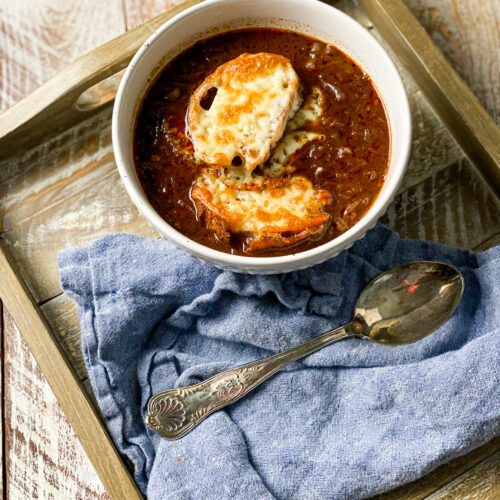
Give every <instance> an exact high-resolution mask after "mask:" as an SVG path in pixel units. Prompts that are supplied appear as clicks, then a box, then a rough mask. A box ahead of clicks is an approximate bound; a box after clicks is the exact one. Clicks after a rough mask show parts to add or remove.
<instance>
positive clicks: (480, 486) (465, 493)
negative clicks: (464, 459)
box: [428, 452, 500, 500]
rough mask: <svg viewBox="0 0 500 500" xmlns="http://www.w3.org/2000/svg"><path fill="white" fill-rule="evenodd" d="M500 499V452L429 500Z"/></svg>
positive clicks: (443, 488)
mask: <svg viewBox="0 0 500 500" xmlns="http://www.w3.org/2000/svg"><path fill="white" fill-rule="evenodd" d="M498 498H500V452H498V453H495V455H493V456H491V457H490V458H488V459H486V460H484V461H483V462H481V463H480V464H478V465H476V466H475V467H474V468H473V469H471V470H470V471H467V472H466V473H465V474H462V475H461V476H459V477H457V478H456V479H455V480H454V481H452V482H451V483H450V484H447V485H446V486H443V487H442V488H441V489H440V490H438V491H436V492H435V493H434V494H432V495H430V496H429V497H428V500H462V499H467V500H498Z"/></svg>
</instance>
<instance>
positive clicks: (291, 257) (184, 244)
mask: <svg viewBox="0 0 500 500" xmlns="http://www.w3.org/2000/svg"><path fill="white" fill-rule="evenodd" d="M245 1H246V0H205V1H204V2H201V3H198V4H195V5H193V6H191V7H189V8H187V9H185V10H184V11H182V12H180V13H178V14H176V15H175V16H174V17H172V18H171V19H169V20H168V21H166V22H165V23H164V24H163V25H162V26H160V27H159V28H158V29H157V30H155V31H154V32H153V33H152V34H151V35H150V36H149V37H148V39H147V40H146V41H145V42H144V43H143V44H142V46H141V48H140V49H139V50H138V51H137V52H136V54H135V55H134V57H133V58H132V60H131V61H130V63H129V65H128V66H127V69H126V71H125V74H124V76H123V77H122V80H121V82H120V85H119V87H118V91H117V94H116V97H115V103H114V107H113V115H112V142H113V150H114V155H115V159H116V164H117V168H118V171H119V174H120V177H121V179H122V182H123V184H124V186H125V189H126V191H127V193H128V195H129V196H130V198H131V199H132V201H133V203H134V204H135V205H136V207H137V208H138V210H139V212H140V213H141V214H142V215H143V216H144V217H145V218H146V219H147V220H148V222H150V224H151V225H152V226H154V227H155V228H156V229H157V230H158V231H159V232H160V233H161V234H162V236H165V237H166V238H167V239H169V240H170V241H172V242H173V243H174V244H175V245H176V246H178V247H180V248H182V249H184V250H185V251H188V253H191V254H192V255H195V256H197V257H199V258H202V259H203V260H205V259H206V260H208V261H210V262H212V263H215V262H216V263H217V265H219V266H221V267H231V268H240V269H242V270H245V268H252V269H261V270H262V271H269V270H270V269H271V268H272V267H276V268H277V269H276V272H279V270H280V268H286V267H287V265H289V266H290V265H292V264H293V268H294V269H295V268H297V269H298V268H301V265H300V264H301V263H302V267H309V266H310V265H313V264H315V263H318V262H320V261H322V260H326V259H327V258H328V257H329V256H333V255H335V254H336V253H338V252H340V251H342V250H344V249H346V248H348V247H349V246H350V245H352V244H353V243H354V242H355V241H356V240H358V239H360V238H362V237H363V236H364V235H365V234H366V232H367V231H368V230H369V229H370V228H371V227H373V225H374V224H375V223H376V221H377V220H378V219H379V218H380V217H381V216H382V215H383V214H384V212H385V211H386V209H387V207H388V205H389V204H390V203H391V201H392V199H393V198H394V195H395V193H396V192H397V190H398V188H399V186H400V184H401V182H402V180H403V176H404V173H405V171H406V167H407V165H408V160H409V157H410V152H411V140H412V122H411V112H410V105H409V101H408V95H407V93H406V90H405V87H404V85H403V82H402V80H401V76H400V75H399V71H398V70H397V68H396V66H395V64H394V62H393V61H392V59H391V58H390V57H389V55H388V54H387V52H386V50H385V49H384V48H383V47H382V46H381V44H380V43H379V42H378V41H377V40H376V39H375V38H374V37H373V35H371V34H370V33H366V35H368V38H367V39H369V40H370V43H372V44H373V45H375V46H377V48H378V49H379V51H380V53H381V55H382V57H383V58H384V59H385V64H386V65H388V66H389V67H391V69H392V70H393V74H394V77H395V81H394V84H395V85H396V86H397V87H398V88H399V92H398V93H399V94H400V97H401V99H399V100H398V103H399V104H400V105H402V108H403V109H402V114H403V115H404V118H405V119H406V124H405V126H406V129H407V131H408V133H407V134H406V135H405V136H404V137H403V138H402V145H401V149H402V151H403V154H402V157H401V158H400V160H399V162H398V164H396V165H393V164H392V161H393V159H392V148H391V157H390V158H389V163H388V167H389V168H388V172H389V171H390V169H391V168H397V169H398V171H397V172H396V173H395V175H393V176H392V178H390V179H389V178H387V179H386V180H385V181H384V184H383V186H382V188H381V191H380V192H379V194H378V196H377V198H376V199H375V201H374V202H373V204H372V205H371V207H370V208H369V209H368V211H367V213H366V214H365V215H363V217H362V218H361V219H360V220H359V221H358V222H357V223H356V224H354V225H353V226H352V227H351V228H349V229H348V230H347V231H345V232H344V233H342V234H341V235H339V236H337V237H335V238H333V239H332V240H330V241H327V242H326V243H323V244H321V245H319V246H316V247H313V248H311V249H308V250H304V251H299V252H296V253H290V254H287V255H279V256H268V257H258V256H244V255H234V254H230V253H226V252H222V251H220V250H215V249H213V248H210V247H208V246H205V245H203V244H201V243H198V242H196V241H194V240H192V239H190V238H189V237H187V236H185V235H184V234H182V233H181V232H180V231H178V230H177V229H175V228H174V227H172V226H171V225H170V224H169V223H168V222H167V221H166V220H165V219H163V218H162V217H161V216H160V214H159V213H158V212H157V211H156V210H155V209H154V207H153V206H152V205H151V203H150V202H149V200H148V198H147V197H146V195H145V193H144V192H143V190H142V187H141V186H140V182H139V180H138V178H137V177H136V175H134V177H135V179H131V178H130V176H129V174H128V172H127V160H126V159H125V158H124V156H126V155H122V151H125V146H124V144H123V142H122V140H121V134H120V131H119V123H120V115H121V112H122V106H121V104H122V101H123V100H124V99H125V98H127V97H128V98H130V96H127V93H128V85H129V81H130V79H131V77H132V74H133V72H134V70H135V67H136V65H137V63H138V62H139V61H140V60H141V59H142V58H143V57H144V55H145V54H146V53H147V52H148V51H149V49H150V47H151V46H152V44H153V43H155V42H156V41H157V40H158V39H159V38H161V36H162V35H163V34H164V33H165V32H166V31H167V30H168V29H170V28H171V27H172V26H173V25H175V24H177V23H179V22H181V21H183V20H185V19H186V18H189V17H190V16H192V15H193V14H195V13H199V12H202V11H204V10H207V9H212V8H214V7H217V6H219V5H223V4H227V3H229V2H232V3H235V4H236V3H240V2H245ZM273 1H280V2H283V3H287V2H290V1H292V2H296V0H273ZM300 1H301V6H302V7H304V6H305V5H306V3H309V4H315V5H316V7H318V8H325V9H333V10H334V11H335V12H336V15H337V16H338V17H339V19H341V20H342V22H344V23H346V24H348V25H349V26H350V27H351V28H352V30H353V32H354V33H356V31H359V30H360V29H361V30H364V28H363V26H361V25H360V24H359V23H358V22H357V21H355V20H354V19H352V18H351V17H350V16H349V15H347V14H346V13H344V12H342V11H341V10H339V9H336V8H335V7H333V6H331V5H328V4H325V3H323V2H321V1H320V0H300ZM298 32H300V31H298ZM340 50H342V49H340ZM342 52H344V51H343V50H342ZM355 62H356V64H357V65H358V66H360V67H361V69H363V70H364V71H366V72H367V74H368V75H370V72H369V71H367V70H366V69H365V68H364V67H363V66H361V65H360V63H359V62H358V61H355ZM149 88H150V87H148V89H149ZM146 92H147V90H146ZM138 97H140V98H141V99H142V97H143V95H141V96H137V95H136V96H135V99H136V101H137V98H138ZM379 97H380V98H381V100H382V103H383V105H384V107H385V108H386V109H387V104H386V102H385V101H384V99H383V97H382V96H381V95H380V94H379ZM388 121H389V119H388ZM389 134H390V140H391V142H392V140H393V131H392V128H391V124H390V122H389ZM132 167H133V171H134V173H135V165H132ZM384 188H385V189H384ZM382 191H384V192H382ZM374 209H375V210H374ZM336 250H338V251H337V252H336ZM322 256H323V259H322V258H321V257H322Z"/></svg>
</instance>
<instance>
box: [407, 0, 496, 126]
mask: <svg viewBox="0 0 500 500" xmlns="http://www.w3.org/2000/svg"><path fill="white" fill-rule="evenodd" d="M404 1H405V3H406V4H407V5H408V7H409V8H410V10H411V11H412V12H413V14H414V15H415V16H416V17H417V19H418V20H419V21H420V23H421V24H422V25H423V26H424V28H425V29H426V31H427V33H429V35H430V36H431V37H432V40H433V41H434V43H435V44H436V45H437V46H438V47H439V48H440V49H441V51H442V52H443V54H444V55H445V57H446V59H447V60H448V61H449V62H450V63H451V64H452V66H453V68H454V69H455V70H456V71H458V73H459V74H460V76H461V77H462V78H463V79H464V80H465V82H466V83H467V85H468V86H469V87H470V88H471V90H472V91H473V92H474V94H475V95H476V97H477V98H478V99H479V101H480V102H481V104H482V105H483V106H484V107H485V108H486V110H487V111H488V113H489V114H490V115H491V117H492V118H493V120H495V122H496V123H497V125H500V106H499V105H498V103H499V102H500V71H499V68H500V2H498V1H489V0H488V1H481V2H478V1H477V0H440V1H439V2H436V0H404Z"/></svg>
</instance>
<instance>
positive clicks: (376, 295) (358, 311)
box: [353, 262, 464, 345]
mask: <svg viewBox="0 0 500 500" xmlns="http://www.w3.org/2000/svg"><path fill="white" fill-rule="evenodd" d="M463 290H464V279H463V277H462V275H461V274H460V272H459V271H457V270H456V269H455V268H454V267H452V266H450V265H448V264H443V263H441V262H412V263H409V264H404V265H402V266H399V267H395V268H392V269H389V270H388V271H386V272H384V273H382V274H379V275H378V276H377V277H376V278H374V279H373V280H372V281H370V283H368V285H366V287H365V288H364V290H363V291H362V292H361V293H360V295H359V297H358V300H357V301H356V306H355V310H354V319H353V323H354V324H355V326H356V327H357V328H360V327H361V328H362V330H361V332H360V333H361V334H362V335H364V336H365V337H367V338H368V339H369V340H373V341H375V342H380V343H382V344H391V345H403V344H410V343H412V342H416V341H417V340H420V339H422V338H424V337H426V336H427V335H429V334H430V333H432V332H433V331H434V330H436V329H437V328H439V326H441V325H442V324H443V323H444V322H445V321H446V320H447V319H448V318H449V317H450V316H451V315H452V314H453V311H454V310H455V308H456V307H457V305H458V303H459V302H460V299H461V298H462V294H463ZM358 325H360V326H358Z"/></svg>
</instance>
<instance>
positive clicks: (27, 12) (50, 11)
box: [0, 0, 125, 110]
mask: <svg viewBox="0 0 500 500" xmlns="http://www.w3.org/2000/svg"><path fill="white" fill-rule="evenodd" d="M124 30H125V19H124V15H123V9H122V2H121V0H106V1H105V2H96V1H94V0H78V1H76V0H70V1H65V0H13V1H10V0H9V1H7V2H1V3H0V80H1V81H2V84H1V85H0V110H5V109H7V108H9V107H11V106H12V105H14V104H15V103H16V102H17V101H19V100H20V99H21V98H23V97H25V96H26V94H28V93H29V92H31V91H32V90H34V89H36V88H37V87H38V86H40V85H41V84H42V83H44V82H45V81H46V80H48V79H49V78H50V77H51V76H53V75H54V74H55V73H56V72H57V71H59V70H61V69H63V68H64V67H65V66H67V65H68V64H69V63H71V62H73V61H74V60H75V59H76V58H78V57H80V56H81V55H83V54H85V53H87V52H90V51H91V50H92V49H94V48H95V47H97V46H99V45H101V44H102V43H104V42H106V41H108V40H110V39H112V38H113V37H116V36H117V35H119V34H120V33H123V31H124Z"/></svg>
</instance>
